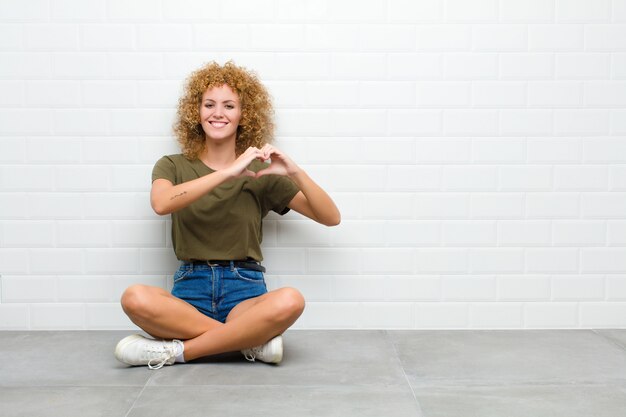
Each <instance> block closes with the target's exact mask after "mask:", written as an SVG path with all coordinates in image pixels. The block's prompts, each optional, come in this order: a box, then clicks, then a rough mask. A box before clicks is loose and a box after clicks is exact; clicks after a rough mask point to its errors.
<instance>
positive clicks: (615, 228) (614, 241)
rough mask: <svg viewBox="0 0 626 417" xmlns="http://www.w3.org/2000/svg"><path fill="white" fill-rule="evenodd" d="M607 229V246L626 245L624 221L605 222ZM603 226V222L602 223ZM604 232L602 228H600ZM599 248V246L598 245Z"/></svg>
mask: <svg viewBox="0 0 626 417" xmlns="http://www.w3.org/2000/svg"><path fill="white" fill-rule="evenodd" d="M607 223H608V224H607V227H608V235H607V236H608V246H624V245H626V221H624V220H610V221H608V222H607ZM602 224H604V222H602ZM602 230H604V228H602ZM598 246H599V245H598Z"/></svg>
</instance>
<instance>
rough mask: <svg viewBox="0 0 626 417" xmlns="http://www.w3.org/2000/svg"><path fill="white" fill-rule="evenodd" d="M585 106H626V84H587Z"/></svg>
mask: <svg viewBox="0 0 626 417" xmlns="http://www.w3.org/2000/svg"><path fill="white" fill-rule="evenodd" d="M585 104H586V105H587V106H591V107H624V106H626V82H618V81H590V82H586V83H585Z"/></svg>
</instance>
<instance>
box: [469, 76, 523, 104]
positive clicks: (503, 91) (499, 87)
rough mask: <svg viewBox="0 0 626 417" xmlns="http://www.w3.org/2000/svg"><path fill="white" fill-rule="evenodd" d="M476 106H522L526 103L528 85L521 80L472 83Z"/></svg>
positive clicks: (473, 99)
mask: <svg viewBox="0 0 626 417" xmlns="http://www.w3.org/2000/svg"><path fill="white" fill-rule="evenodd" d="M471 97H472V105H473V106H474V107H497V108H502V107H522V106H525V105H526V85H525V84H524V83H520V82H502V81H497V82H493V81H476V82H473V83H472V93H471Z"/></svg>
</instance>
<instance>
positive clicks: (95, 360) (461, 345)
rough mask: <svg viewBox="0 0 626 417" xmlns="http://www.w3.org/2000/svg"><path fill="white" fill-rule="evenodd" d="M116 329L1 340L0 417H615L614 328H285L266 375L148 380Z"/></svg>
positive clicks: (622, 394)
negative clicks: (123, 355)
mask: <svg viewBox="0 0 626 417" xmlns="http://www.w3.org/2000/svg"><path fill="white" fill-rule="evenodd" d="M127 334H128V332H120V331H84V332H10V331H5V332H0V355H1V358H2V361H0V415H2V416H3V417H9V416H11V417H13V416H28V417H45V416H54V417H58V416H63V417H71V416H80V417H90V416H122V417H123V416H129V417H139V416H151V417H158V416H167V417H171V416H185V417H194V416H203V417H204V416H228V417H238V416H250V415H255V416H273V417H282V416H289V417H293V416H315V417H323V416H340V417H348V416H381V417H382V416H428V417H439V416H446V417H456V416H463V417H468V416H480V417H491V416H494V417H496V416H497V417H516V416H524V417H527V416H532V417H542V416H550V417H555V416H567V417H577V416H585V417H587V416H594V417H604V416H611V417H624V416H626V330H602V331H592V330H511V331H348V330H346V331H344V330H341V331H304V330H300V331H296V330H294V331H289V332H287V333H286V334H285V348H286V350H285V358H284V360H283V363H282V364H280V365H278V366H273V365H267V364H263V363H249V362H247V361H245V360H244V359H243V358H242V357H241V356H240V355H239V354H227V355H220V356H219V357H214V358H207V359H203V360H200V361H196V362H195V363H191V364H180V365H174V366H169V367H165V368H163V369H161V370H158V371H150V370H149V369H147V368H146V367H135V368H131V367H126V366H124V365H122V364H120V363H118V362H117V361H116V360H115V359H114V358H113V348H114V347H115V344H116V343H117V341H118V340H119V339H121V338H122V337H123V336H125V335H127Z"/></svg>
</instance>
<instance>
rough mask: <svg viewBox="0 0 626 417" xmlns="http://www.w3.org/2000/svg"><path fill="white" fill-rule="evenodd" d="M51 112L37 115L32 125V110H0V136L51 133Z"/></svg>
mask: <svg viewBox="0 0 626 417" xmlns="http://www.w3.org/2000/svg"><path fill="white" fill-rule="evenodd" d="M51 113H52V112H43V113H41V112H40V113H39V114H38V115H37V123H33V113H32V110H8V109H6V110H5V109H2V110H0V134H2V135H12V134H18V135H28V134H33V135H46V134H49V133H51V128H50V127H51V126H52V120H53V118H52V114H51Z"/></svg>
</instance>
